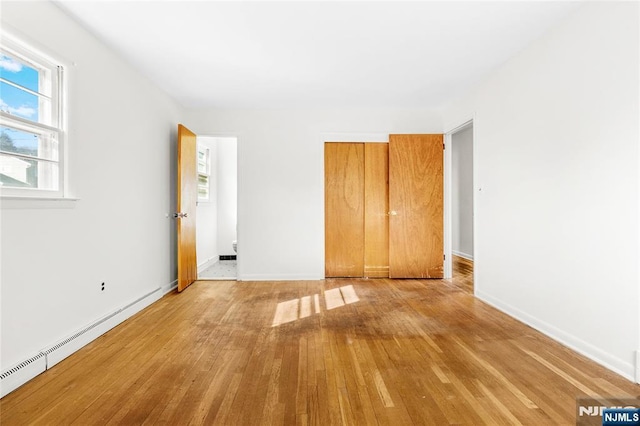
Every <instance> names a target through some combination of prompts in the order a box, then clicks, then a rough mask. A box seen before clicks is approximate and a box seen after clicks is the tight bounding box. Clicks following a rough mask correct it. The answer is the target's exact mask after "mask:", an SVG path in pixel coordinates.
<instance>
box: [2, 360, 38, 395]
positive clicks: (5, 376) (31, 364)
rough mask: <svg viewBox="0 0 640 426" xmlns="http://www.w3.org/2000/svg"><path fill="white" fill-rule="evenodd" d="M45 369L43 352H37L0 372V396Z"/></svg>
mask: <svg viewBox="0 0 640 426" xmlns="http://www.w3.org/2000/svg"><path fill="white" fill-rule="evenodd" d="M46 370H47V359H46V357H45V356H44V354H43V353H38V354H37V355H36V356H33V357H31V358H29V359H26V360H24V361H22V362H21V363H19V364H16V365H14V366H13V367H12V368H9V369H7V371H4V372H2V374H0V398H2V397H4V396H5V395H6V394H8V393H9V392H13V391H14V390H16V389H18V388H19V387H20V386H22V385H23V384H25V383H27V382H28V381H29V380H31V379H33V378H34V377H36V376H37V375H39V374H40V373H44V372H45V371H46Z"/></svg>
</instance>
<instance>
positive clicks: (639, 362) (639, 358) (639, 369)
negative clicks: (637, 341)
mask: <svg viewBox="0 0 640 426" xmlns="http://www.w3.org/2000/svg"><path fill="white" fill-rule="evenodd" d="M636 383H640V349H638V350H637V351H636Z"/></svg>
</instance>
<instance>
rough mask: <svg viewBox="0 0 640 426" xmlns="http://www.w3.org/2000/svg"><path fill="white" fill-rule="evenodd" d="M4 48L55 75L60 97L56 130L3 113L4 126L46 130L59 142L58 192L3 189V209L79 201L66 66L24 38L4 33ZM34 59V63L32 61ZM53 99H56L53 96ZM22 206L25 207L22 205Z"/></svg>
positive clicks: (0, 119) (0, 193)
mask: <svg viewBox="0 0 640 426" xmlns="http://www.w3.org/2000/svg"><path fill="white" fill-rule="evenodd" d="M0 38H1V44H2V47H3V49H4V50H6V51H8V53H10V54H12V55H15V56H16V57H18V58H19V59H20V60H22V61H24V62H26V63H27V64H29V65H33V66H35V67H37V68H43V67H44V68H46V69H49V70H51V73H52V77H51V80H52V88H51V92H52V95H53V94H54V93H56V97H57V99H56V102H55V104H54V103H52V117H54V122H55V124H56V125H57V127H56V126H50V125H46V124H43V123H36V122H33V121H31V120H27V119H24V118H21V117H18V116H15V115H10V114H7V113H4V112H2V111H0V122H1V123H2V124H5V125H14V126H16V125H17V126H25V127H31V128H34V129H39V130H45V131H49V132H52V133H56V134H57V138H58V139H57V140H58V160H57V163H58V179H59V180H58V189H57V190H49V189H39V188H6V187H0V200H1V201H2V203H1V204H0V205H1V207H2V208H3V209H4V208H8V207H9V206H12V205H17V204H16V203H17V202H18V201H19V200H34V201H36V202H37V204H41V203H40V202H41V201H43V200H51V201H57V202H60V201H61V200H69V201H77V198H73V197H69V195H68V180H67V176H68V167H67V161H66V159H67V144H68V140H67V131H66V129H67V122H66V120H67V114H66V112H67V111H66V90H65V89H66V76H65V73H64V69H65V66H64V65H63V63H62V62H61V61H57V60H53V59H52V56H51V55H49V54H47V53H44V52H43V51H42V50H41V49H38V48H35V47H33V46H32V45H30V44H27V43H25V42H24V41H22V40H21V39H20V38H18V37H16V36H14V35H12V34H11V33H9V32H7V31H6V30H4V29H3V30H2V31H0ZM32 58H33V59H32ZM52 97H53V96H52ZM18 204H22V203H18Z"/></svg>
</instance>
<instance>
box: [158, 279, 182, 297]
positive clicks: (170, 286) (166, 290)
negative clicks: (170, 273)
mask: <svg viewBox="0 0 640 426" xmlns="http://www.w3.org/2000/svg"><path fill="white" fill-rule="evenodd" d="M177 288H178V280H173V281H171V282H170V283H169V284H167V285H163V286H162V287H160V291H161V292H162V295H163V296H164V295H166V294H167V293H171V292H172V291H174V290H175V289H177Z"/></svg>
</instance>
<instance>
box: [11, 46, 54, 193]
mask: <svg viewBox="0 0 640 426" xmlns="http://www.w3.org/2000/svg"><path fill="white" fill-rule="evenodd" d="M61 89H62V67H61V66H59V65H57V64H55V63H53V62H52V61H51V60H50V59H47V58H46V57H44V56H43V55H41V54H38V53H35V52H34V51H32V50H31V49H29V48H27V47H25V46H23V45H21V44H18V43H17V42H15V41H14V40H13V39H12V38H10V37H6V35H5V34H2V44H1V45H0V188H1V189H0V193H1V194H2V195H5V196H6V195H16V196H37V197H42V196H44V197H62V196H63V195H64V194H63V187H64V185H63V182H64V181H63V162H62V160H63V158H64V156H63V152H64V149H63V148H64V147H63V142H64V133H63V126H62V123H63V121H62V96H61Z"/></svg>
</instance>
